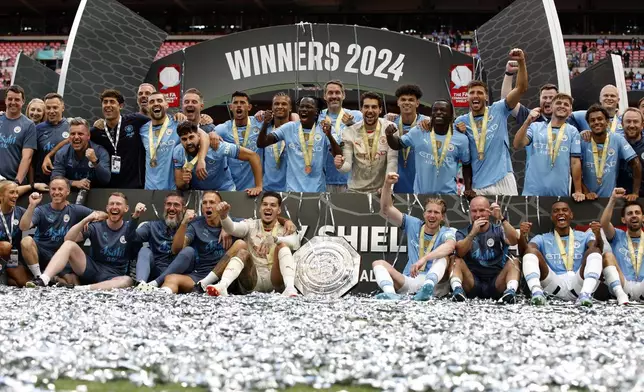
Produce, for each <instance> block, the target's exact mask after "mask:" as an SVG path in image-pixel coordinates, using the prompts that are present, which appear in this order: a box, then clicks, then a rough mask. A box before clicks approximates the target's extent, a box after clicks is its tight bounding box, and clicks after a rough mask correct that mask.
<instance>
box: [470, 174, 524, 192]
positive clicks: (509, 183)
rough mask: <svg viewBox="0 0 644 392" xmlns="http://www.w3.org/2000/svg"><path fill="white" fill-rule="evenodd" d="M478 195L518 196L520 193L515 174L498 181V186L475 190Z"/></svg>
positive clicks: (493, 185) (507, 175)
mask: <svg viewBox="0 0 644 392" xmlns="http://www.w3.org/2000/svg"><path fill="white" fill-rule="evenodd" d="M474 192H476V194H477V195H481V196H496V195H504V196H518V195H519V191H518V190H517V180H516V178H514V173H508V174H506V175H505V177H503V178H502V179H500V180H499V181H497V183H496V184H492V185H489V186H486V187H485V188H481V189H474Z"/></svg>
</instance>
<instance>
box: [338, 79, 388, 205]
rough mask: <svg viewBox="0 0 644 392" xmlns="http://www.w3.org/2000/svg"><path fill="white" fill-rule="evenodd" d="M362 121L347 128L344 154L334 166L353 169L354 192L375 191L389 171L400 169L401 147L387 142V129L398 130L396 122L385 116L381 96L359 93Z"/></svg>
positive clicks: (347, 171) (341, 169)
mask: <svg viewBox="0 0 644 392" xmlns="http://www.w3.org/2000/svg"><path fill="white" fill-rule="evenodd" d="M360 107H361V113H362V118H363V120H362V121H358V122H357V123H355V124H354V125H351V126H350V127H347V128H346V129H345V130H344V134H343V138H344V142H343V143H342V155H337V156H336V157H335V160H334V161H335V167H336V168H337V169H338V170H339V171H340V172H342V173H351V176H350V177H349V182H348V187H349V191H352V192H363V193H371V192H376V191H377V190H378V189H380V187H382V183H383V181H384V180H385V176H386V175H387V173H396V171H397V170H398V151H396V150H394V149H392V148H390V147H389V146H388V145H387V136H386V133H387V129H388V128H390V129H389V132H396V126H395V125H394V124H393V123H392V122H390V121H388V120H385V119H384V118H383V119H381V118H380V114H381V113H382V107H383V102H382V98H380V96H379V95H378V94H376V93H372V92H370V91H369V92H366V93H363V94H362V96H360Z"/></svg>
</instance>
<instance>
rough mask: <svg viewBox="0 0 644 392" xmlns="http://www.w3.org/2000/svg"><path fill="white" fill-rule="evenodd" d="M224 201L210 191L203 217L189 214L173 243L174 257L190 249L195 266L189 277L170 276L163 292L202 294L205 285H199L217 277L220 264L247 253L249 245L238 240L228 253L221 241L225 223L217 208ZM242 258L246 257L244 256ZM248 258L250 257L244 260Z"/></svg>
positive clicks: (190, 212) (217, 194) (187, 213)
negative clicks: (211, 277)
mask: <svg viewBox="0 0 644 392" xmlns="http://www.w3.org/2000/svg"><path fill="white" fill-rule="evenodd" d="M221 201H222V199H221V196H220V195H219V193H218V192H216V191H206V192H204V194H203V199H202V201H201V213H202V214H203V215H202V216H200V217H195V212H194V211H193V210H187V211H186V213H185V215H184V217H183V220H182V221H181V224H180V225H179V229H178V230H177V232H176V234H175V235H174V240H173V241H172V253H173V254H178V253H179V252H181V251H182V250H183V249H185V248H186V247H191V248H193V249H194V253H195V264H194V268H193V269H192V271H191V272H189V273H187V274H172V275H168V276H166V278H165V281H164V282H163V287H162V288H161V290H163V291H164V292H167V293H169V294H173V293H174V294H176V293H189V292H191V291H196V292H202V290H203V285H201V284H199V282H200V281H201V280H202V279H204V278H206V277H209V276H211V275H212V274H214V273H213V272H212V271H213V269H214V268H215V267H216V266H217V265H219V264H220V263H226V264H227V263H228V261H229V260H230V259H231V258H232V257H233V256H235V255H237V257H239V252H240V251H241V250H243V249H246V243H245V242H243V241H241V240H237V241H235V243H234V244H233V246H231V247H230V249H228V251H226V250H225V249H224V247H223V245H222V243H221V242H220V241H219V236H220V235H221V231H222V228H221V219H220V217H219V214H217V211H216V208H215V207H216V206H217V204H219V203H221ZM242 256H244V255H243V254H242ZM244 257H246V256H244Z"/></svg>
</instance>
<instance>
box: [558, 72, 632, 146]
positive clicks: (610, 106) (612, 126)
mask: <svg viewBox="0 0 644 392" xmlns="http://www.w3.org/2000/svg"><path fill="white" fill-rule="evenodd" d="M599 102H600V104H601V106H602V107H603V108H604V109H606V111H607V112H608V116H609V118H608V124H609V126H608V127H609V131H610V133H619V134H620V135H621V134H623V133H624V129H623V128H622V119H621V116H620V115H619V113H618V111H619V90H617V87H615V86H613V85H612V84H607V85H605V86H604V87H603V88H602V89H601V91H600V92H599ZM568 123H569V124H572V125H573V126H574V127H575V128H577V129H578V130H579V132H584V133H585V132H586V131H590V125H589V124H588V120H586V111H585V110H577V111H575V112H573V113H572V114H571V115H570V117H569V118H568Z"/></svg>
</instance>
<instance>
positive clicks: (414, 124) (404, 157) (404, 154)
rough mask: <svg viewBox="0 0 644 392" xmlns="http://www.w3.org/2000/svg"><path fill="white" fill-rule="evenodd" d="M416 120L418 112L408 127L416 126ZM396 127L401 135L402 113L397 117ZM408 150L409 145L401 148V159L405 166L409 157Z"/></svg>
mask: <svg viewBox="0 0 644 392" xmlns="http://www.w3.org/2000/svg"><path fill="white" fill-rule="evenodd" d="M416 120H418V114H416V116H415V117H414V121H413V122H412V123H411V125H410V126H409V128H410V129H411V128H413V127H415V126H416ZM398 129H399V130H400V136H402V135H403V122H402V114H401V115H400V116H399V117H398ZM410 151H411V147H406V148H403V161H404V162H405V166H406V165H407V159H409V152H410Z"/></svg>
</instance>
